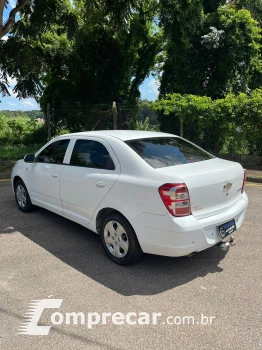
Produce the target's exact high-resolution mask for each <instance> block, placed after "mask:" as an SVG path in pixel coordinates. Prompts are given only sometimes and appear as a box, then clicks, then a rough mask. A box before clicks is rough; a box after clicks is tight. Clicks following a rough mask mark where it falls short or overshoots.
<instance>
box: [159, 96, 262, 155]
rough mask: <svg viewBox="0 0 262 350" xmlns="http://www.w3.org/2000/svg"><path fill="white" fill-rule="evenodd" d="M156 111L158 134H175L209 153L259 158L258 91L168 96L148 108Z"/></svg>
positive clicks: (261, 118)
mask: <svg viewBox="0 0 262 350" xmlns="http://www.w3.org/2000/svg"><path fill="white" fill-rule="evenodd" d="M152 107H153V108H154V109H155V110H158V111H160V114H159V122H160V130H161V131H164V132H171V133H175V134H179V123H183V127H184V137H185V138H188V139H189V140H191V141H193V142H195V143H196V144H198V145H199V146H201V147H203V148H205V149H207V150H208V151H210V152H213V153H221V152H223V153H231V154H237V153H238V154H240V153H244V154H254V155H262V90H254V91H252V92H251V93H250V94H243V93H242V94H239V95H238V96H234V95H233V94H229V95H227V96H226V97H225V98H224V99H218V100H212V99H211V98H209V97H205V96H195V95H180V94H168V95H166V97H165V98H162V99H160V100H158V101H156V102H154V103H153V104H152Z"/></svg>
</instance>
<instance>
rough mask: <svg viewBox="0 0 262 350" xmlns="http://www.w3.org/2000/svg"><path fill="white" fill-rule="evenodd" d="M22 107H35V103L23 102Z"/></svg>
mask: <svg viewBox="0 0 262 350" xmlns="http://www.w3.org/2000/svg"><path fill="white" fill-rule="evenodd" d="M22 105H23V106H25V107H35V103H33V102H32V101H28V100H25V101H23V102H22Z"/></svg>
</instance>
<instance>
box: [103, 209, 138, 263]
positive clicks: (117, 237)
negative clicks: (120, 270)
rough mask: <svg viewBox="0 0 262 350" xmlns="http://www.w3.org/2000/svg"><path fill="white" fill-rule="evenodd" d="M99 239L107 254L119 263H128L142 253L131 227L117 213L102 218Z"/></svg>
mask: <svg viewBox="0 0 262 350" xmlns="http://www.w3.org/2000/svg"><path fill="white" fill-rule="evenodd" d="M101 239H102V243H103V246H104V248H105V251H106V253H107V255H108V256H109V257H110V259H111V260H113V261H114V262H115V263H117V264H119V265H127V264H130V263H131V262H134V261H136V260H138V259H139V258H140V257H141V256H142V255H143V252H142V250H141V248H140V245H139V243H138V240H137V237H136V234H135V232H134V230H133V228H132V227H131V225H130V224H129V222H128V221H127V220H126V219H125V218H124V217H123V216H121V215H120V214H118V213H111V214H109V215H108V216H107V217H105V219H104V220H103V222H102V226H101Z"/></svg>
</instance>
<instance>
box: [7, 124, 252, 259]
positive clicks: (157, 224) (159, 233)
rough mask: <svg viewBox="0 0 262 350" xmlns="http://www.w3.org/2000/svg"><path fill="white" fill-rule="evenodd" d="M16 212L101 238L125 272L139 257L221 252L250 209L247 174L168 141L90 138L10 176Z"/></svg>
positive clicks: (118, 134) (141, 136) (46, 152)
mask: <svg viewBox="0 0 262 350" xmlns="http://www.w3.org/2000/svg"><path fill="white" fill-rule="evenodd" d="M12 184H13V189H14V193H15V197H16V201H17V204H18V207H19V209H20V210H22V211H23V212H29V211H31V210H33V209H34V208H35V206H39V207H43V208H45V209H48V210H51V211H53V212H55V213H57V214H59V215H62V216H64V217H66V218H68V219H70V220H73V221H75V222H77V223H79V224H81V225H83V226H85V227H87V228H88V229H90V230H91V231H94V232H96V233H98V234H99V235H100V236H101V239H102V243H103V246H104V248H105V251H106V253H107V254H108V256H109V257H110V258H111V259H112V260H113V261H114V262H116V263H118V264H121V265H125V264H128V263H130V262H133V261H135V260H136V259H138V258H139V257H140V256H141V255H142V254H143V252H144V253H150V254H158V255H165V256H183V255H189V254H191V253H193V252H199V251H201V250H204V249H206V248H209V247H212V246H214V245H216V244H220V245H221V247H222V248H223V249H224V250H226V249H228V247H229V245H230V244H231V243H232V241H233V238H232V234H233V232H234V231H236V230H237V229H239V227H240V226H241V224H242V222H243V220H244V217H245V213H246V209H247V204H248V198H247V195H246V193H245V172H244V170H243V168H242V166H241V165H240V164H238V163H234V162H230V161H226V160H223V159H220V158H216V157H214V156H213V155H211V154H210V153H208V152H206V151H204V150H203V149H201V148H199V147H198V146H196V145H194V144H193V143H191V142H189V141H186V140H185V139H183V138H180V137H178V136H175V135H172V134H166V133H158V132H147V131H132V130H128V131H122V130H115V131H109V130H108V131H91V132H81V133H74V134H68V135H63V136H59V137H56V138H55V139H53V140H51V141H50V142H48V143H47V144H46V145H45V146H43V147H42V148H41V149H40V150H39V151H38V152H36V154H29V155H26V156H25V158H24V159H22V160H19V161H18V162H17V163H16V165H15V166H14V168H13V171H12Z"/></svg>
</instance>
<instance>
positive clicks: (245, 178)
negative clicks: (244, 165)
mask: <svg viewBox="0 0 262 350" xmlns="http://www.w3.org/2000/svg"><path fill="white" fill-rule="evenodd" d="M246 181H247V174H246V170H245V169H244V178H243V184H242V189H241V193H244V191H245V186H246Z"/></svg>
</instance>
